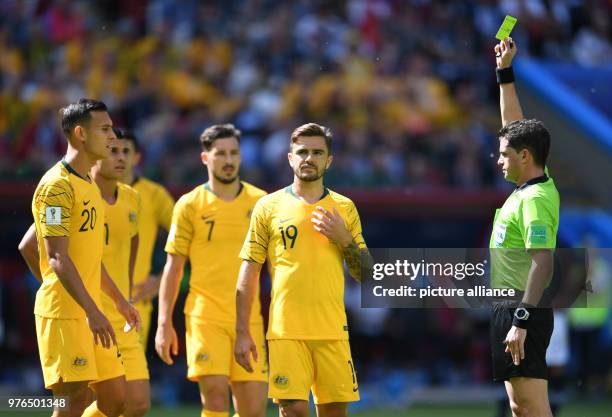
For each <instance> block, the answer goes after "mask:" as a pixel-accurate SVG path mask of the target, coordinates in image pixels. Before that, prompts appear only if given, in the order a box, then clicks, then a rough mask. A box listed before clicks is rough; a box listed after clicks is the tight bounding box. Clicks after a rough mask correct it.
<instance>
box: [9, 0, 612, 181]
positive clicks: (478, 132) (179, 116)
mask: <svg viewBox="0 0 612 417" xmlns="http://www.w3.org/2000/svg"><path fill="white" fill-rule="evenodd" d="M505 14H511V15H514V16H516V17H517V18H518V21H519V23H518V25H517V28H516V29H515V31H514V32H513V36H514V37H515V38H516V39H517V42H519V44H520V45H521V48H522V49H521V54H523V55H525V56H527V55H532V56H537V57H550V58H554V59H563V60H572V61H576V62H578V63H580V64H582V65H600V64H604V63H607V62H610V60H611V57H612V48H611V43H610V40H611V26H610V6H609V2H606V1H605V0H592V1H577V0H499V1H497V0H488V1H432V0H402V1H400V0H337V1H320V0H314V1H306V0H299V1H291V2H285V1H277V0H225V1H218V2H200V1H196V0H99V1H96V2H89V1H82V0H79V1H69V0H32V1H20V0H4V1H2V2H1V3H0V68H1V70H0V94H1V98H0V179H15V178H18V179H28V180H29V179H34V178H37V177H38V176H39V175H40V174H41V173H42V172H44V171H45V170H46V168H47V167H48V166H49V165H50V164H52V163H53V162H54V161H56V160H57V159H58V157H59V156H60V155H61V154H62V153H63V149H64V146H65V144H64V141H65V140H64V139H63V138H62V136H61V133H60V130H59V129H58V117H57V110H58V108H59V107H61V106H62V105H64V104H66V103H67V102H69V101H72V100H76V99H78V98H79V97H82V96H86V97H92V98H98V99H102V100H103V101H105V102H106V104H107V105H109V107H110V108H111V111H112V116H113V120H114V122H115V124H116V125H122V126H127V127H130V128H133V129H134V130H135V132H136V134H137V135H138V137H139V138H140V139H141V141H142V142H143V144H144V149H145V152H146V155H145V161H144V164H143V167H142V169H143V171H144V173H145V174H147V175H149V176H151V177H153V178H156V179H159V180H161V181H162V182H164V183H166V184H181V185H190V184H194V183H197V182H201V181H202V177H203V172H202V168H201V165H200V161H199V157H198V142H197V138H198V136H199V134H200V132H201V131H202V130H203V128H204V127H206V126H208V125H210V124H212V123H222V122H233V123H235V124H236V125H237V126H238V127H239V128H240V129H241V130H242V131H243V175H244V176H245V177H246V178H248V179H249V180H251V181H254V182H256V183H258V184H269V185H276V184H279V183H283V182H286V180H288V179H289V176H290V175H289V174H290V172H289V169H288V167H287V163H286V159H285V158H286V157H285V153H286V151H287V146H288V138H289V134H290V132H291V130H292V129H293V128H294V127H296V126H298V125H300V124H302V123H304V122H307V121H316V122H319V123H322V124H326V125H329V126H330V127H332V129H333V130H334V132H335V141H334V152H335V154H336V159H335V164H334V169H333V170H332V172H330V177H329V183H330V184H332V185H352V186H394V185H409V186H418V187H431V186H436V185H449V186H454V187H458V188H475V187H482V186H495V185H496V184H497V183H498V182H500V181H499V177H498V176H497V174H496V171H495V168H494V159H493V158H492V157H491V155H492V154H494V152H495V149H496V143H495V140H494V138H495V136H494V134H495V131H496V130H497V129H498V128H499V124H500V123H499V117H498V107H497V90H496V86H495V82H494V77H493V75H494V74H493V66H494V61H493V57H492V53H491V51H492V48H493V45H494V43H495V39H494V35H495V33H496V31H497V29H498V27H499V25H500V23H501V22H502V20H503V17H504V15H505Z"/></svg>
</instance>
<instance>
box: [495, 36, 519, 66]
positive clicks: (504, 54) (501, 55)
mask: <svg viewBox="0 0 612 417" xmlns="http://www.w3.org/2000/svg"><path fill="white" fill-rule="evenodd" d="M494 50H495V63H496V64H497V68H508V67H509V66H511V65H512V60H513V59H514V56H515V55H516V52H517V51H518V48H517V47H516V43H515V42H514V41H513V40H512V38H511V37H507V38H506V39H504V40H503V41H500V42H499V43H498V44H497V45H495V48H494Z"/></svg>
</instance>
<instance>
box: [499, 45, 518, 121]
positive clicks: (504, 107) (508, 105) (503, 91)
mask: <svg viewBox="0 0 612 417" xmlns="http://www.w3.org/2000/svg"><path fill="white" fill-rule="evenodd" d="M517 51H518V48H517V46H516V42H514V41H513V40H512V38H510V37H508V38H506V39H504V40H503V41H501V42H499V43H498V44H497V45H495V62H496V64H497V68H498V69H507V68H511V67H512V60H513V59H514V56H515V55H516V53H517ZM499 107H500V110H501V118H502V126H506V125H507V124H508V123H510V122H513V121H515V120H521V119H524V118H525V117H524V116H523V110H522V109H521V103H520V102H519V98H518V95H517V93H516V86H515V83H514V82H510V83H503V84H500V85H499Z"/></svg>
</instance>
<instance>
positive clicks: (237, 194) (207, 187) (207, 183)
mask: <svg viewBox="0 0 612 417" xmlns="http://www.w3.org/2000/svg"><path fill="white" fill-rule="evenodd" d="M243 188H244V184H243V183H242V181H240V187H239V188H238V193H236V197H234V198H238V196H239V195H240V193H241V192H242V189H243ZM204 189H205V190H206V191H208V192H211V193H213V195H214V196H215V197H219V196H218V195H217V194H215V192H214V191H213V189H212V188H210V182H209V181H206V182H205V183H204Z"/></svg>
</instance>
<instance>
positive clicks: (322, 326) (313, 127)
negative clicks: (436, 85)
mask: <svg viewBox="0 0 612 417" xmlns="http://www.w3.org/2000/svg"><path fill="white" fill-rule="evenodd" d="M331 138H332V134H331V131H330V130H329V129H327V128H326V127H324V126H320V125H318V124H315V123H308V124H305V125H303V126H300V127H298V128H297V129H295V130H294V131H293V133H292V135H291V143H290V152H289V154H288V158H289V165H290V166H291V168H292V169H293V172H294V179H293V184H292V185H290V186H288V187H286V188H285V189H282V190H279V191H276V192H275V193H272V194H269V195H267V196H265V197H263V198H262V199H261V200H259V201H258V202H257V205H256V206H255V209H254V210H253V215H252V216H251V225H250V228H249V233H248V235H247V236H246V239H245V242H244V245H243V247H242V251H241V252H240V257H241V258H242V259H243V262H242V266H241V268H240V275H239V278H238V285H237V291H236V307H237V320H236V345H235V351H234V353H235V357H236V361H237V362H238V363H239V364H240V365H241V366H243V367H244V368H245V369H246V370H248V371H249V372H253V365H252V363H251V355H252V356H253V359H254V360H255V361H256V362H255V363H257V361H259V360H262V356H264V355H265V353H264V352H261V351H258V349H257V344H256V343H255V342H254V340H253V335H252V334H251V333H250V329H249V326H248V319H249V317H250V315H251V313H250V312H251V308H252V304H253V300H254V299H255V294H256V288H257V287H258V284H257V281H258V277H259V273H260V271H261V266H262V264H263V263H264V262H265V261H266V259H267V260H268V262H269V264H270V268H271V273H272V293H271V298H272V299H271V303H270V320H269V324H268V333H267V335H266V337H267V339H268V349H269V352H270V390H269V397H270V398H272V399H273V400H274V402H276V403H278V404H279V407H280V410H279V411H280V415H282V416H290V417H306V416H307V415H308V399H309V392H310V391H311V390H312V393H313V397H314V402H315V404H316V407H317V416H319V417H336V416H346V415H347V413H348V411H347V409H348V407H347V406H348V402H351V401H358V400H359V392H358V385H357V378H356V374H355V366H354V364H353V359H352V357H351V351H350V346H349V341H348V326H347V320H346V313H345V309H344V268H343V262H346V265H347V267H348V271H349V273H350V275H351V276H352V277H353V278H355V279H356V280H357V281H361V279H362V268H364V269H368V268H371V264H372V258H371V256H370V254H369V251H368V249H367V247H366V244H365V242H364V240H363V236H362V232H361V222H360V220H359V215H358V213H357V209H356V208H355V205H354V204H353V202H352V201H351V200H349V199H348V198H346V197H344V196H342V195H340V194H338V193H335V192H333V191H331V190H329V189H327V188H325V187H324V186H323V176H324V174H325V171H326V170H327V169H328V168H329V166H330V165H331V162H332V156H331V155H330V150H331Z"/></svg>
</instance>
